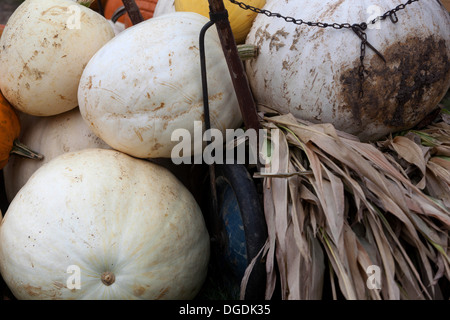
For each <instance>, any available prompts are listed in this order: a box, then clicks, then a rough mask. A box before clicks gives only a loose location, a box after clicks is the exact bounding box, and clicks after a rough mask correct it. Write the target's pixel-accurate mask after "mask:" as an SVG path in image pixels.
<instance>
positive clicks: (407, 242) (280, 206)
mask: <svg viewBox="0 0 450 320" xmlns="http://www.w3.org/2000/svg"><path fill="white" fill-rule="evenodd" d="M265 110H266V111H267V110H270V109H265ZM274 114H276V112H275V111H274V110H270V116H269V115H268V114H267V112H266V113H265V112H264V111H261V116H262V117H264V118H263V119H264V120H263V121H262V124H263V126H264V127H266V128H271V129H273V128H274V126H276V127H278V128H280V129H281V130H282V132H283V134H281V135H279V139H280V140H279V141H278V142H276V143H278V144H279V145H280V146H281V147H282V148H281V151H280V155H279V159H278V160H276V159H275V161H278V162H275V163H274V164H275V166H274V167H275V168H277V170H276V171H271V172H269V173H268V174H261V175H260V177H263V179H264V196H265V197H267V198H265V200H264V201H265V202H264V203H265V206H267V207H265V214H266V219H267V225H268V229H269V230H268V231H269V239H268V242H267V247H268V248H267V249H266V251H265V254H266V255H267V257H266V261H267V263H266V266H267V272H268V279H269V281H268V285H267V290H266V297H271V296H272V294H273V292H274V290H275V282H276V281H279V282H280V286H281V290H282V291H281V295H282V298H283V299H319V298H320V296H321V294H322V288H323V279H324V272H325V268H326V265H327V263H328V267H329V268H330V270H329V272H330V285H331V291H332V295H333V297H334V298H337V297H338V292H337V290H338V289H339V290H340V292H341V293H342V294H343V296H344V297H345V298H346V299H381V298H383V299H400V298H403V299H432V298H434V297H439V296H440V292H439V290H438V287H436V282H437V280H438V279H441V278H442V277H447V278H448V279H450V260H449V257H448V255H449V243H450V239H449V237H448V229H449V228H450V214H449V209H448V208H449V206H448V204H449V202H450V199H448V197H445V196H440V195H443V194H444V193H445V191H448V189H449V181H450V173H449V171H450V168H449V167H450V166H449V164H450V161H449V159H448V158H445V157H438V155H444V156H448V155H449V154H450V125H448V124H446V123H442V122H441V123H434V124H432V125H430V126H429V127H427V128H426V129H425V130H421V131H410V132H407V133H406V134H405V135H404V136H401V135H398V136H396V137H394V138H390V139H388V140H386V141H380V142H377V143H376V144H373V143H362V142H360V141H359V140H358V139H357V138H356V137H354V136H352V135H349V134H346V133H343V132H340V131H338V130H336V129H335V128H334V127H333V126H332V125H330V124H312V123H309V122H307V121H304V120H300V119H296V118H295V117H293V116H292V115H290V114H287V115H274ZM377 146H378V147H377ZM275 158H276V157H275ZM427 192H428V193H427ZM446 194H447V195H448V194H449V192H447V193H446ZM275 264H276V265H277V267H278V268H279V275H278V276H277V275H276V274H275ZM374 265H375V266H379V267H380V268H381V270H382V287H381V290H373V289H369V288H368V286H367V283H366V280H367V276H368V275H367V274H366V273H365V271H366V270H367V268H369V267H370V266H374ZM433 265H434V266H433ZM275 278H276V279H275ZM335 278H336V279H337V284H338V287H335V281H334V280H335Z"/></svg>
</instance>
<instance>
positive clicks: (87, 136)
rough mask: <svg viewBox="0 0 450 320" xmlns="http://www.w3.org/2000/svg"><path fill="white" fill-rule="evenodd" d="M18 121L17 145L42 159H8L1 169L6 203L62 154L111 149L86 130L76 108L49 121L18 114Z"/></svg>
mask: <svg viewBox="0 0 450 320" xmlns="http://www.w3.org/2000/svg"><path fill="white" fill-rule="evenodd" d="M20 121H21V127H22V132H21V135H20V141H22V143H24V144H25V145H27V146H28V147H30V148H31V149H32V150H39V153H40V154H42V155H44V159H42V160H39V161H37V160H34V159H27V158H25V157H17V156H15V157H11V158H10V159H9V161H8V164H7V165H6V166H5V167H4V168H3V175H4V182H5V190H6V196H7V199H8V201H9V202H11V201H12V199H13V198H14V196H15V195H16V194H17V192H18V191H19V190H20V188H22V187H23V186H24V185H25V183H26V182H27V181H28V179H29V178H30V177H31V175H32V174H33V173H34V172H35V171H36V170H37V169H39V168H40V167H41V166H42V165H43V164H45V163H47V162H49V161H50V160H52V159H53V158H55V157H57V156H59V155H61V154H63V153H67V152H72V151H78V150H83V149H87V148H102V149H110V147H109V146H108V145H107V144H106V143H105V142H104V141H103V140H102V139H100V138H99V137H97V136H96V135H95V134H94V133H93V132H92V131H91V130H90V129H89V127H88V126H87V124H86V123H85V121H84V120H83V118H82V117H81V114H80V110H79V109H78V108H75V109H72V110H69V111H67V112H64V113H61V114H58V115H54V116H48V117H36V116H32V115H28V114H26V113H20ZM28 160H30V161H28Z"/></svg>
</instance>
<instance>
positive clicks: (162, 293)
mask: <svg viewBox="0 0 450 320" xmlns="http://www.w3.org/2000/svg"><path fill="white" fill-rule="evenodd" d="M169 289H170V287H167V288H164V289H161V290H160V291H159V295H158V296H157V297H156V299H155V300H161V299H162V298H163V297H164V296H165V295H167V293H168V292H169Z"/></svg>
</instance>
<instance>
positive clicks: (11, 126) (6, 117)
mask: <svg viewBox="0 0 450 320" xmlns="http://www.w3.org/2000/svg"><path fill="white" fill-rule="evenodd" d="M19 135H20V121H19V118H18V117H17V114H16V112H15V111H14V109H13V107H12V106H11V105H10V104H9V102H8V101H7V100H6V99H5V97H4V96H3V95H2V93H1V92H0V169H3V167H4V166H5V165H6V164H7V163H8V159H9V157H10V155H11V154H18V155H21V156H24V157H27V158H31V159H42V158H43V156H42V155H40V154H38V153H36V152H34V151H32V150H30V149H29V148H27V147H26V146H25V145H23V144H22V143H20V142H19V140H18V138H19Z"/></svg>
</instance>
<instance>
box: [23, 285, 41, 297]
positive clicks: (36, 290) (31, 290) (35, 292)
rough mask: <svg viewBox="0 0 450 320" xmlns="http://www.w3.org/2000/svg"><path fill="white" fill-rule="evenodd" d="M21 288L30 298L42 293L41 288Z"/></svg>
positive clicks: (29, 286)
mask: <svg viewBox="0 0 450 320" xmlns="http://www.w3.org/2000/svg"><path fill="white" fill-rule="evenodd" d="M23 288H24V289H25V291H26V292H27V293H28V295H30V296H31V297H37V296H39V295H40V294H41V293H42V287H35V286H32V285H29V284H27V285H24V286H23Z"/></svg>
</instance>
